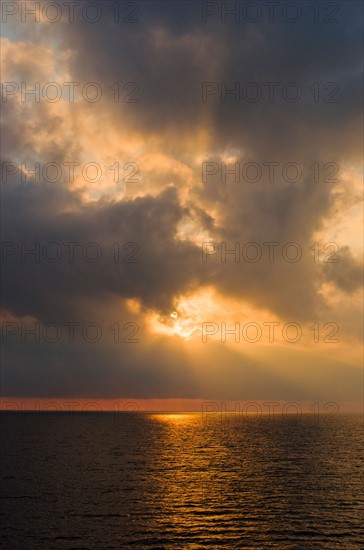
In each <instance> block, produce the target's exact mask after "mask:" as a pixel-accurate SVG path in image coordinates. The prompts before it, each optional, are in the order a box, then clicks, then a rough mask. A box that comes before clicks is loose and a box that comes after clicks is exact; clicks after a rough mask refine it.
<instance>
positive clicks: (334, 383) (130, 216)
mask: <svg viewBox="0 0 364 550" xmlns="http://www.w3.org/2000/svg"><path fill="white" fill-rule="evenodd" d="M273 4H274V5H273ZM311 4H312V3H309V2H293V3H292V2H288V3H287V2H283V1H281V2H276V3H270V2H267V3H262V2H240V3H236V2H230V3H229V2H228V3H226V2H225V3H224V2H223V3H221V2H200V1H193V2H192V1H187V0H185V1H179V0H177V1H174V2H167V1H154V0H149V1H148V2H147V1H144V2H127V3H126V2H116V3H115V2H109V1H103V2H100V1H99V2H86V1H81V2H78V3H77V2H76V3H74V2H71V3H68V4H67V3H65V2H62V1H61V0H58V1H56V2H48V3H45V2H30V1H29V2H3V3H2V25H1V26H2V38H1V55H2V59H1V66H2V158H1V163H2V179H1V198H2V205H1V209H2V250H1V253H2V271H3V277H2V288H1V293H2V300H1V302H2V305H1V312H2V344H3V345H2V371H1V375H2V401H3V403H4V404H5V407H7V408H11V407H12V406H13V405H14V408H17V407H19V406H20V405H19V404H20V403H23V405H24V404H25V405H24V406H29V407H31V406H32V405H31V404H34V403H38V404H39V403H42V404H47V403H58V404H60V405H59V406H61V407H63V405H62V404H64V403H69V402H73V403H79V404H80V403H81V405H80V406H82V403H83V404H85V403H86V404H87V403H91V402H92V403H99V404H101V405H100V406H102V407H105V408H108V407H111V405H110V404H112V403H115V402H117V403H120V404H121V407H122V408H123V407H124V408H126V409H127V408H128V407H129V405H128V404H130V403H132V404H135V407H136V408H139V409H140V410H200V408H201V403H202V404H203V403H206V402H212V403H215V405H216V404H217V405H216V406H217V407H218V408H219V407H221V403H230V404H231V403H235V402H239V403H251V402H254V403H265V402H271V401H274V402H278V403H280V405H279V407H283V406H284V404H285V403H287V402H288V403H291V402H294V403H300V404H304V406H308V407H309V406H310V404H313V403H319V404H320V406H321V407H325V406H327V404H328V403H336V404H337V405H338V407H339V408H340V410H343V411H346V410H347V411H349V410H353V411H354V410H355V411H358V410H360V409H361V407H362V403H363V393H362V392H363V370H362V329H363V326H362V320H363V317H362V304H363V302H362V282H363V278H362V251H363V233H362V213H363V209H362V183H363V180H362V149H363V123H362V93H363V78H362V69H363V64H362V62H363V52H362V32H363V31H362V11H363V7H362V3H361V2H357V1H345V2H344V1H341V2H334V3H325V2H319V3H318V4H317V3H315V4H314V5H311ZM328 4H330V5H328ZM47 6H48V7H47ZM229 10H230V11H231V10H235V11H234V12H233V13H230V11H229ZM32 90H33V92H32ZM9 403H10V404H13V405H9ZM215 405H214V406H215ZM65 407H66V406H65ZM132 407H134V405H132Z"/></svg>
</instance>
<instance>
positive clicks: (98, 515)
mask: <svg viewBox="0 0 364 550" xmlns="http://www.w3.org/2000/svg"><path fill="white" fill-rule="evenodd" d="M1 422H2V440H3V444H2V470H1V525H2V531H1V538H0V547H1V548H4V549H7V550H11V549H19V550H25V549H29V548H33V549H37V550H41V549H47V550H48V549H58V548H59V549H69V550H71V549H96V548H100V549H101V548H102V549H107V548H113V549H118V548H134V549H137V550H142V549H144V548H149V549H150V548H154V549H164V548H165V549H170V548H173V549H191V550H192V549H193V550H194V549H199V548H201V549H202V548H213V549H222V548H228V549H232V548H241V549H245V548H263V549H264V548H277V549H279V550H282V549H297V550H306V549H311V548H315V549H316V548H317V549H325V548H328V549H329V548H330V549H331V548H338V549H350V548H364V531H363V520H364V500H363V499H364V497H363V471H364V470H363V466H364V458H363V457H364V453H363V423H362V417H361V416H357V415H335V416H332V417H330V418H321V417H320V418H319V419H316V420H314V419H313V417H312V416H310V415H307V416H306V415H302V416H301V417H299V418H295V417H293V416H292V417H281V416H274V417H270V418H269V417H268V416H267V417H266V416H262V417H260V418H255V419H253V418H247V417H242V416H240V415H237V414H230V415H227V416H224V417H222V416H221V415H219V414H209V415H205V416H202V415H201V414H147V413H129V412H128V413H126V412H125V413H121V414H113V413H110V414H107V413H104V414H101V415H100V414H99V415H95V414H94V413H88V414H85V413H83V414H82V413H79V414H74V415H70V414H68V413H63V414H56V413H49V414H36V413H23V414H20V413H2V415H1Z"/></svg>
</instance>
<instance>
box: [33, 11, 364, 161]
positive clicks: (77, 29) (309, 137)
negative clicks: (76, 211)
mask: <svg viewBox="0 0 364 550" xmlns="http://www.w3.org/2000/svg"><path fill="white" fill-rule="evenodd" d="M196 4H197V5H196ZM104 5H105V10H104V17H103V18H102V20H100V21H99V22H98V23H95V24H93V25H92V24H90V23H88V22H87V21H83V20H82V19H81V20H80V19H78V20H77V21H76V22H75V23H73V24H66V25H60V24H57V25H53V26H51V28H50V27H49V25H48V27H47V26H45V27H44V26H42V33H47V32H49V33H51V34H52V36H54V34H56V35H57V38H58V40H59V41H60V46H61V47H63V48H66V47H67V48H70V49H71V51H72V57H71V71H72V75H73V77H74V78H75V80H79V81H81V82H89V81H96V82H103V83H107V84H109V85H111V84H113V83H114V82H115V81H118V82H120V83H121V84H124V83H125V82H128V81H133V82H135V83H137V85H138V86H139V88H140V98H141V102H140V103H138V104H137V105H133V106H132V108H131V107H130V105H129V106H128V108H125V107H126V106H125V104H113V105H110V108H112V110H113V116H114V117H115V121H118V123H120V124H125V123H126V124H127V125H130V128H131V129H132V130H138V131H143V132H146V133H148V132H151V133H154V132H155V131H158V132H160V133H161V134H163V133H164V132H166V133H167V132H168V133H169V132H172V131H177V132H179V133H180V134H181V135H182V134H186V133H188V132H190V133H191V137H192V135H193V132H194V131H195V130H196V128H197V127H198V126H199V125H201V124H206V122H208V123H209V130H210V131H211V133H212V135H211V138H212V140H213V143H214V147H215V149H217V150H219V149H224V148H225V147H227V146H229V147H240V148H243V149H245V150H247V151H249V152H250V153H252V154H254V155H255V156H259V157H261V158H264V159H265V160H269V156H271V155H274V157H275V158H277V157H278V158H289V159H291V160H293V158H295V157H297V156H299V157H300V158H301V159H302V158H303V157H308V158H312V157H315V156H316V158H317V156H320V157H325V156H327V155H335V159H336V161H337V162H339V161H340V160H341V159H342V158H343V157H345V156H346V157H347V156H348V155H349V156H350V155H353V157H354V158H358V155H360V152H361V151H360V148H359V147H358V143H360V136H361V121H360V119H359V117H358V114H359V113H360V112H361V96H362V94H361V91H362V88H361V71H362V54H361V35H362V22H361V13H362V7H361V5H360V3H359V2H341V3H340V8H341V9H340V14H339V21H338V22H337V23H332V24H324V23H316V24H315V23H313V22H312V18H311V19H309V17H308V14H307V11H308V10H306V8H305V4H304V3H303V4H302V6H304V10H303V11H304V17H303V18H302V20H299V21H297V23H291V24H289V23H287V22H286V21H282V20H280V19H279V18H277V21H276V22H274V23H268V22H267V21H266V20H264V19H262V21H261V22H259V23H256V24H253V23H251V24H248V23H241V24H237V23H235V22H234V21H231V19H228V21H229V22H228V23H226V24H223V23H221V22H220V21H219V19H217V20H214V19H213V20H212V21H211V22H210V21H208V22H207V23H206V24H203V23H201V5H200V3H198V2H197V3H195V2H171V3H168V2H153V1H152V2H141V3H140V15H139V23H136V24H132V25H131V24H129V25H128V24H123V25H120V24H119V25H117V24H115V23H114V22H113V20H112V17H113V16H112V13H113V12H112V10H111V9H109V10H107V9H106V6H109V3H107V2H105V3H104ZM110 6H111V4H110ZM311 11H312V10H311ZM33 27H34V25H33ZM204 81H208V82H216V83H217V84H218V88H219V89H218V93H216V94H215V95H213V96H209V97H208V98H207V102H206V103H202V94H201V84H202V82H204ZM222 82H225V83H226V87H227V88H228V89H231V88H234V85H235V82H239V83H241V86H243V85H244V84H245V83H247V82H256V83H258V84H260V85H261V86H262V88H264V94H263V97H262V100H261V101H259V102H257V103H249V102H247V101H244V100H241V101H240V102H239V103H235V102H234V99H233V98H232V97H231V96H229V97H228V100H227V102H226V103H225V104H222V103H221V101H220V92H221V86H220V84H221V83H222ZM265 82H277V83H278V84H279V85H278V87H277V89H276V91H275V93H274V95H275V96H276V99H275V100H274V101H273V102H272V103H269V102H268V101H267V98H268V92H267V88H265V87H264V86H263V83H265ZM289 82H295V83H297V84H298V85H299V86H300V87H301V88H302V91H303V95H302V99H301V100H300V101H298V102H297V103H287V101H285V100H284V99H282V86H284V84H287V83H289ZM315 82H316V83H318V86H319V96H318V98H316V100H317V103H315V101H316V100H314V92H313V89H311V88H313V87H314V83H315ZM328 82H331V83H335V87H334V88H324V86H325V85H326V84H327V83H328ZM291 93H292V90H291ZM330 98H333V99H335V100H337V102H334V103H331V102H326V101H327V100H330ZM174 145H175V146H176V147H177V150H178V143H176V142H174V143H172V144H171V145H170V147H171V149H173V146H174ZM166 146H167V147H168V145H167V144H166Z"/></svg>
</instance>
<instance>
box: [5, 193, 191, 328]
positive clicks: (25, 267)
mask: <svg viewBox="0 0 364 550" xmlns="http://www.w3.org/2000/svg"><path fill="white" fill-rule="evenodd" d="M3 212H4V217H3V224H4V230H3V258H2V259H3V285H4V289H5V292H4V296H3V307H4V308H5V309H8V310H9V311H11V312H12V313H14V314H16V315H19V316H22V315H32V314H33V315H35V316H36V317H38V318H40V319H42V320H49V319H53V320H56V319H58V316H59V315H64V314H65V313H68V314H70V313H72V311H75V310H76V311H77V309H79V305H77V300H78V299H83V298H87V299H88V300H91V301H92V300H93V299H97V300H102V299H106V298H110V297H112V296H115V297H116V298H118V297H119V298H121V297H124V298H128V297H137V298H140V299H141V300H142V302H143V304H144V305H145V306H146V307H150V308H154V309H157V310H160V311H164V312H167V313H168V312H170V309H171V307H172V304H173V297H174V296H175V295H176V294H178V293H183V292H186V291H188V290H190V289H192V288H195V287H196V283H197V282H198V268H197V267H198V265H199V258H200V251H199V250H198V248H197V247H195V246H192V245H191V244H189V243H187V242H184V243H183V242H180V241H178V240H176V239H175V232H176V225H177V223H178V222H179V221H180V219H181V217H182V215H183V213H184V210H183V208H181V206H180V204H179V202H178V200H177V196H176V192H175V190H174V189H173V188H169V189H166V190H165V191H163V192H162V193H161V194H160V195H158V196H157V197H155V198H153V197H150V196H146V197H142V198H136V199H134V200H131V201H121V202H115V203H103V202H102V201H100V202H98V203H96V204H92V203H91V204H90V203H89V204H87V205H85V204H82V203H81V202H79V198H78V196H77V194H76V193H70V192H67V191H65V190H64V189H62V187H61V186H58V187H56V186H54V185H47V184H43V185H42V184H34V183H33V184H31V183H29V184H26V185H24V184H21V183H20V184H18V185H13V184H7V185H6V184H5V185H4V188H3ZM52 242H53V243H56V247H57V249H56V248H55V247H53V248H52V245H50V244H49V243H52ZM93 242H95V243H97V245H98V247H99V248H100V254H101V256H100V260H98V261H96V262H92V258H93V257H96V254H97V251H96V248H95V247H93V246H91V248H92V250H91V252H90V254H89V255H88V254H87V250H86V251H85V253H83V250H84V248H85V245H86V244H87V243H93ZM21 243H23V245H22V244H21ZM65 243H79V245H77V244H76V245H74V247H72V248H73V249H74V260H72V259H71V258H72V255H71V254H70V250H71V248H70V246H71V245H70V244H69V245H66V244H65ZM114 243H119V248H120V255H119V258H116V256H115V250H116V249H115V246H114V248H113V245H114ZM127 243H135V244H134V245H129V246H128V247H127V248H126V249H125V250H123V247H124V245H127ZM37 245H38V250H40V253H39V254H38V255H37V256H36V255H34V254H31V253H30V254H26V252H25V251H26V250H29V251H30V250H35V249H36V246H37ZM22 246H23V247H24V248H23V253H22V248H21V247H22ZM47 246H49V254H48V257H49V258H50V259H52V258H54V257H56V255H57V251H58V250H60V251H61V253H62V255H61V256H60V258H59V260H57V261H55V262H52V261H49V260H48V259H47V252H46V249H47ZM88 258H90V259H91V261H89V259H88ZM125 259H126V260H128V259H129V260H138V262H135V263H134V262H133V261H131V262H130V263H129V262H128V261H124V260H125ZM196 268H197V269H196Z"/></svg>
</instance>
